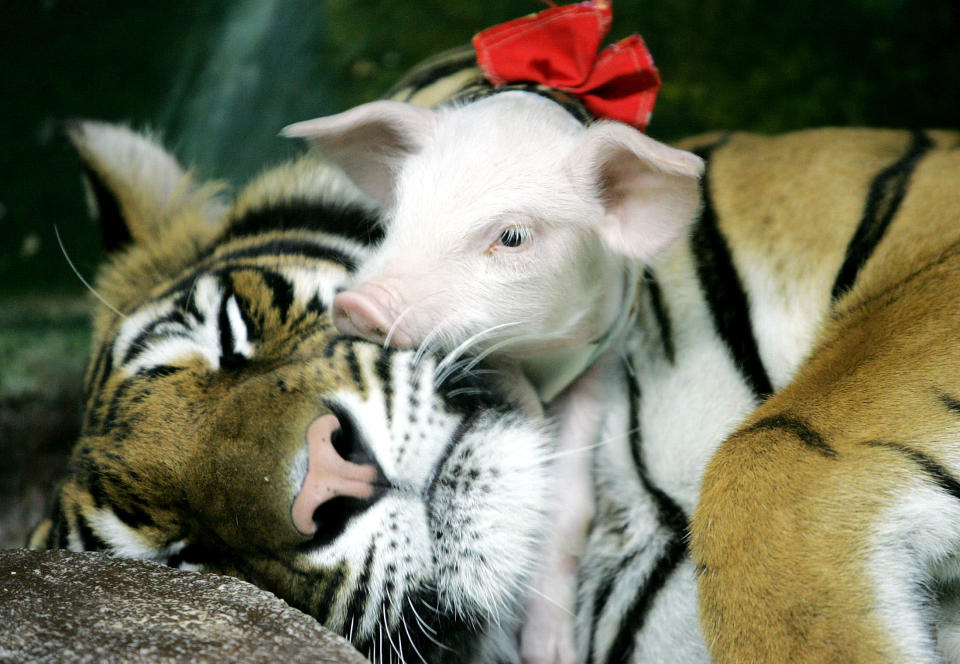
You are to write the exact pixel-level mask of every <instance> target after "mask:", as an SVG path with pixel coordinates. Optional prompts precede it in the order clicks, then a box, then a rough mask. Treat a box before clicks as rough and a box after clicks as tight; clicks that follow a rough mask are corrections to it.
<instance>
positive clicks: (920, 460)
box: [864, 440, 960, 500]
mask: <svg viewBox="0 0 960 664" xmlns="http://www.w3.org/2000/svg"><path fill="white" fill-rule="evenodd" d="M864 445H868V446H869V447H884V448H886V449H889V450H894V451H895V452H899V453H900V454H902V455H903V456H905V457H907V458H908V459H910V461H912V462H913V463H915V464H917V465H918V466H920V468H922V469H923V472H924V473H926V474H927V475H928V476H929V477H930V479H931V480H933V482H934V483H935V484H936V485H937V486H939V487H940V488H941V489H943V490H944V491H946V492H947V493H949V494H950V495H951V496H953V497H954V498H956V499H957V500H960V482H958V481H957V479H956V478H955V477H953V475H951V474H950V471H948V470H947V469H946V468H944V467H943V466H941V465H940V464H939V463H937V462H936V461H934V460H933V459H931V458H930V457H928V456H927V455H926V454H924V453H923V452H918V451H917V450H914V449H912V448H909V447H907V446H906V445H901V444H900V443H890V442H887V441H882V440H871V441H868V442H866V443H864Z"/></svg>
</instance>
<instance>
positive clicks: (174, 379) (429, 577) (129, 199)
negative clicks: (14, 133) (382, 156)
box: [30, 123, 548, 664]
mask: <svg viewBox="0 0 960 664" xmlns="http://www.w3.org/2000/svg"><path fill="white" fill-rule="evenodd" d="M71 137H72V140H73V142H74V144H75V145H76V146H77V148H78V151H79V152H80V153H81V155H82V157H83V159H84V164H85V167H86V169H87V172H88V176H89V179H90V184H91V191H92V194H93V196H92V197H93V199H94V202H95V203H96V206H95V207H96V208H97V211H98V213H99V216H100V219H101V222H102V224H103V225H104V228H105V229H106V231H107V234H108V238H107V239H108V245H110V246H112V247H113V251H112V253H111V257H110V260H109V262H108V263H107V265H105V266H104V267H103V269H102V271H101V273H100V275H99V277H98V279H97V282H96V287H97V291H98V293H99V294H100V295H101V296H102V298H103V300H104V302H105V304H104V306H102V307H100V308H99V309H98V311H97V314H96V321H95V331H94V339H93V348H92V358H91V362H90V364H89V370H88V372H87V375H86V389H87V403H86V407H85V414H84V421H83V428H82V434H81V437H80V439H79V440H78V442H77V444H76V446H75V449H74V451H73V455H72V459H71V461H70V465H69V468H68V471H67V473H66V476H65V477H64V478H63V480H62V482H61V484H60V485H59V487H58V489H57V491H56V494H55V496H54V497H53V501H52V509H51V516H50V518H49V519H47V520H46V521H45V522H43V523H42V524H40V525H39V526H38V527H37V528H36V530H35V531H34V533H33V535H32V537H31V542H30V545H31V546H32V547H35V548H50V547H67V548H70V549H73V550H101V551H106V552H109V553H112V554H116V555H122V556H131V557H144V558H150V559H154V560H158V561H162V562H165V563H167V564H169V565H172V566H175V567H181V568H185V569H192V570H200V571H214V572H220V573H226V574H231V575H234V576H238V577H240V578H243V579H246V580H249V581H251V582H253V583H255V584H257V585H259V586H261V587H263V588H266V589H268V590H271V591H273V592H274V593H276V594H277V595H279V596H280V597H282V598H283V599H285V600H286V601H287V602H289V603H290V604H292V605H294V606H296V607H299V608H300V609H302V610H304V611H306V612H308V613H310V614H311V615H313V616H315V617H316V618H317V619H318V620H320V621H322V622H323V623H324V624H326V625H327V626H329V627H330V628H332V629H334V630H336V631H338V632H340V633H341V634H343V635H345V636H347V637H348V638H350V639H351V640H352V641H353V643H354V644H355V645H356V646H357V647H358V648H359V649H361V650H362V651H364V652H366V653H367V654H368V656H369V657H370V658H371V659H372V660H373V661H374V662H375V663H376V664H379V663H381V662H398V661H411V659H417V660H423V661H428V662H441V661H450V658H455V659H457V661H471V660H472V659H473V658H480V659H481V660H482V661H490V659H492V658H493V655H492V654H490V653H492V652H496V651H497V650H498V649H499V648H500V647H501V646H500V645H499V643H500V642H507V641H509V628H510V625H511V617H510V616H511V613H512V612H513V610H514V604H515V598H516V597H517V596H518V594H519V592H520V588H521V587H522V585H523V584H524V583H525V582H526V581H525V579H526V577H527V575H528V572H529V571H530V568H531V567H532V565H533V559H534V556H535V555H536V549H537V547H538V543H539V541H540V539H541V538H542V535H543V533H542V531H543V527H544V525H545V523H546V509H547V506H546V495H547V493H546V492H547V482H546V477H545V458H546V457H545V455H546V451H547V449H546V448H547V445H546V443H547V442H548V438H547V435H546V430H545V429H544V427H543V426H542V423H539V422H535V421H530V420H529V419H527V418H525V417H524V416H522V415H521V414H520V413H519V412H518V411H517V410H516V409H515V408H514V407H513V406H512V405H511V403H509V402H508V401H507V399H506V398H504V397H503V396H501V395H500V394H498V393H496V392H494V391H491V387H490V385H488V384H486V383H484V382H482V381H480V380H475V379H473V378H471V376H469V375H467V374H465V373H463V372H457V371H453V372H451V373H450V374H449V375H448V376H441V375H439V374H438V372H437V367H438V361H437V358H435V357H433V356H430V355H424V356H418V355H417V354H415V353H413V352H395V351H393V350H389V349H388V350H385V349H382V348H380V347H378V346H376V345H374V344H371V343H369V342H363V341H359V340H355V339H350V338H346V337H344V336H342V335H340V334H339V333H338V332H337V331H336V329H335V328H334V327H333V325H332V323H331V320H330V317H329V312H328V307H329V304H330V302H331V301H332V299H333V297H334V295H335V293H336V291H337V290H338V289H339V288H341V287H342V286H343V284H344V283H345V282H346V280H347V278H348V276H349V274H350V272H351V270H352V269H353V268H354V267H355V266H356V264H357V263H358V262H359V261H361V260H362V259H363V258H364V256H365V254H366V252H367V251H368V250H367V244H368V243H369V242H370V241H371V240H372V239H375V238H376V237H377V236H378V234H379V233H380V231H379V229H378V226H377V214H376V211H375V210H373V209H372V208H371V207H369V203H366V202H364V199H362V197H360V196H359V194H358V192H356V190H355V189H354V188H353V187H352V185H351V184H350V183H349V182H347V181H346V180H345V179H344V178H343V177H342V175H339V174H337V173H335V172H334V171H333V170H332V169H331V168H330V167H329V166H327V165H325V164H323V163H321V162H320V161H318V160H316V159H315V158H313V157H302V158H300V159H297V160H294V161H293V162H291V163H288V164H285V165H281V166H279V167H276V168H274V169H272V170H270V171H268V172H266V173H265V174H263V175H262V176H260V177H259V178H258V179H256V180H255V181H254V182H253V183H251V184H249V185H248V186H247V187H245V188H244V189H243V190H242V191H241V192H240V193H239V194H238V195H237V197H236V199H235V200H234V201H233V202H227V201H226V200H225V197H224V196H223V195H222V194H218V193H217V192H218V190H217V187H214V186H198V185H197V184H195V183H194V182H193V180H192V179H191V176H190V175H189V174H188V173H185V172H184V171H183V170H182V169H181V168H180V167H179V165H177V164H176V162H175V161H174V160H173V159H172V158H171V157H170V156H169V155H167V154H166V153H165V152H163V151H162V150H161V149H160V147H159V146H158V145H156V144H155V143H154V142H153V141H151V140H149V139H147V138H145V137H142V136H138V135H136V134H134V133H132V132H130V131H128V130H125V129H122V128H119V127H113V126H110V125H103V124H100V123H83V124H79V125H76V126H75V127H73V128H72V129H71ZM454 368H456V367H454ZM325 414H333V415H334V416H335V417H336V418H337V421H338V422H339V424H340V428H339V431H338V432H335V433H334V434H333V436H334V439H333V444H334V446H335V448H336V450H337V453H338V454H340V455H341V456H342V457H343V458H344V459H348V460H354V459H356V460H357V462H358V463H359V462H360V461H363V462H368V463H372V464H375V465H376V467H377V468H378V469H379V472H380V475H381V477H382V481H381V483H380V485H379V487H378V489H377V493H376V494H375V496H374V497H373V498H371V499H369V500H360V499H357V498H346V497H339V498H335V499H333V500H331V501H329V502H327V503H324V504H323V505H321V507H320V508H318V509H317V510H316V512H315V513H314V520H315V521H316V522H317V525H318V530H317V533H316V535H314V536H313V537H309V536H304V535H303V534H302V533H300V532H298V530H297V528H295V527H294V523H293V520H292V518H291V504H292V502H293V499H294V497H295V496H296V495H297V493H298V492H299V491H300V487H301V484H302V483H303V481H304V476H305V474H306V472H307V462H308V446H307V444H306V431H307V428H308V426H309V425H310V423H311V422H312V421H315V420H316V419H317V418H318V417H320V416H321V415H325ZM504 438H507V439H509V440H511V445H510V446H509V449H508V450H505V449H503V446H502V445H501V440H502V439H504ZM454 534H456V535H457V536H456V537H454V536H453V535H454Z"/></svg>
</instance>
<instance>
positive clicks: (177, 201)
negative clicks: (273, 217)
mask: <svg viewBox="0 0 960 664" xmlns="http://www.w3.org/2000/svg"><path fill="white" fill-rule="evenodd" d="M65 132H66V135H67V138H69V140H70V142H71V143H72V144H73V147H74V148H75V149H76V151H77V153H78V154H79V156H80V160H81V162H82V168H83V179H84V184H85V185H86V189H87V194H88V196H87V200H88V203H89V207H90V212H91V215H92V216H93V217H94V219H96V220H97V221H98V222H99V224H100V228H101V231H102V233H103V244H104V247H105V248H106V249H107V251H115V250H117V249H120V248H122V247H124V246H126V245H128V244H130V243H132V242H135V243H140V242H152V241H154V240H157V239H159V238H160V237H161V235H162V234H163V230H164V228H165V222H166V221H167V220H168V219H169V218H170V216H171V215H172V214H173V213H174V212H176V211H178V210H181V209H183V207H184V206H185V205H187V204H191V203H192V204H198V205H200V207H201V208H202V209H203V212H204V215H205V216H207V217H208V218H214V217H217V216H218V215H222V214H223V213H224V211H225V209H224V206H223V204H222V202H220V201H218V200H217V199H216V198H215V197H213V196H211V195H210V193H209V191H204V192H203V194H202V196H203V197H204V199H205V200H201V199H200V197H199V196H198V195H197V194H198V193H199V190H198V188H197V187H196V185H195V184H194V182H193V178H192V177H191V176H190V175H189V173H187V172H186V171H185V170H184V169H183V167H182V166H180V164H179V163H178V162H177V160H176V159H175V158H174V157H173V156H172V155H170V154H169V153H168V152H167V151H166V150H164V149H163V148H162V147H161V146H160V145H159V144H158V143H156V142H155V141H154V140H152V139H151V138H149V137H148V136H145V135H143V134H138V133H136V132H134V131H131V130H130V129H127V128H126V127H122V126H119V125H113V124H108V123H106V122H96V121H90V120H84V121H77V120H74V121H71V122H68V123H67V124H66V125H65Z"/></svg>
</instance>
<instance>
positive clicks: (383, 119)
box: [281, 100, 433, 206]
mask: <svg viewBox="0 0 960 664" xmlns="http://www.w3.org/2000/svg"><path fill="white" fill-rule="evenodd" d="M432 127H433V111H431V110H430V109H427V108H422V107H420V106H414V105H412V104H405V103H403V102H399V101H386V100H385V101H374V102H370V103H369V104H362V105H360V106H357V107H355V108H351V109H350V110H349V111H344V112H343V113H338V114H337V115H330V116H327V117H323V118H316V119H314V120H306V121H305V122H298V123H296V124H292V125H290V126H288V127H285V128H284V129H283V131H282V132H281V134H282V135H283V136H287V137H298V138H305V139H307V140H309V141H310V142H311V143H313V144H314V145H315V146H317V148H319V150H320V153H321V154H322V155H323V156H324V157H326V158H327V159H329V160H330V161H332V162H333V163H334V164H336V165H337V166H339V167H340V168H342V169H343V171H344V172H345V173H346V174H347V176H348V177H349V178H350V179H351V180H353V182H354V183H355V184H356V185H357V186H358V187H359V188H360V190H361V191H363V192H364V193H365V194H367V195H368V196H370V197H371V198H373V199H374V200H375V201H378V202H379V203H381V204H383V205H386V206H389V205H392V204H393V199H394V185H395V183H396V172H397V166H398V162H399V161H400V160H402V159H403V158H404V157H406V156H407V155H409V154H411V153H413V152H416V151H418V150H419V149H420V148H421V147H422V146H423V143H424V141H425V140H426V138H427V137H428V136H429V135H430V132H431V131H432Z"/></svg>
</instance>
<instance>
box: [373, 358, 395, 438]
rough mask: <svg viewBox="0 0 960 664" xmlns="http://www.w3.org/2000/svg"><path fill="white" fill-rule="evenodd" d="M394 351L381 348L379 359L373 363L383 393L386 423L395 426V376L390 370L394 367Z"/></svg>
mask: <svg viewBox="0 0 960 664" xmlns="http://www.w3.org/2000/svg"><path fill="white" fill-rule="evenodd" d="M392 358H393V352H391V351H390V350H381V351H380V355H379V356H378V357H377V361H376V362H374V364H373V371H374V374H376V376H377V378H378V379H379V381H380V391H381V392H382V393H383V407H384V409H385V411H386V418H387V421H386V424H387V426H388V427H392V426H393V376H392V374H391V372H390V369H391V367H392V362H391V360H392Z"/></svg>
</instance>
